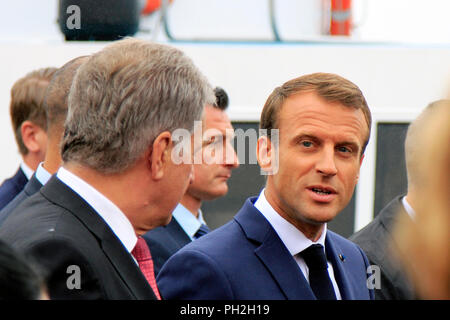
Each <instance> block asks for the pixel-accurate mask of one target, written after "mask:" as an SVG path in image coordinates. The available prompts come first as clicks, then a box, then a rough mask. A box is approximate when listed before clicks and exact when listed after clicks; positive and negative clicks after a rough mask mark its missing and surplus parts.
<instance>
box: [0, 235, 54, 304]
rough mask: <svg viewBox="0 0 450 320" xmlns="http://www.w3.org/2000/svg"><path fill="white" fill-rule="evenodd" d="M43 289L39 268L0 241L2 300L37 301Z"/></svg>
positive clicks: (0, 288)
mask: <svg viewBox="0 0 450 320" xmlns="http://www.w3.org/2000/svg"><path fill="white" fill-rule="evenodd" d="M43 288H45V285H44V280H43V277H42V276H41V274H40V271H39V270H38V269H37V267H36V266H34V265H32V264H31V263H29V261H28V260H27V259H26V258H25V257H24V256H22V255H21V254H20V253H19V252H18V251H16V250H15V249H14V248H13V247H11V246H10V245H9V244H7V243H5V242H3V241H1V240H0V300H36V299H39V298H40V296H41V292H42V290H43Z"/></svg>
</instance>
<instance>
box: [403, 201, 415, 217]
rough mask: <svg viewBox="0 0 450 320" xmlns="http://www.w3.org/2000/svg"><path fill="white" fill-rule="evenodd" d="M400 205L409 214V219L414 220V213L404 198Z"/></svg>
mask: <svg viewBox="0 0 450 320" xmlns="http://www.w3.org/2000/svg"><path fill="white" fill-rule="evenodd" d="M402 204H403V207H404V208H405V211H406V212H407V213H408V214H409V216H410V217H411V219H413V220H414V217H415V216H416V212H415V211H414V209H413V208H412V207H411V205H410V204H409V202H408V201H407V200H406V197H403V198H402Z"/></svg>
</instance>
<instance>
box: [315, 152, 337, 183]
mask: <svg viewBox="0 0 450 320" xmlns="http://www.w3.org/2000/svg"><path fill="white" fill-rule="evenodd" d="M316 170H317V172H319V173H320V174H323V175H325V176H334V175H336V173H337V168H336V162H335V154H334V148H331V147H325V148H324V149H323V150H322V152H321V153H320V155H319V159H318V161H317V163H316Z"/></svg>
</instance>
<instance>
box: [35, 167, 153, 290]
mask: <svg viewBox="0 0 450 320" xmlns="http://www.w3.org/2000/svg"><path fill="white" fill-rule="evenodd" d="M41 193H42V194H43V195H44V197H46V198H47V199H49V200H50V201H51V202H54V203H56V204H57V205H59V206H61V207H63V208H65V209H66V210H68V211H70V212H71V213H72V214H73V215H74V216H75V217H76V218H77V219H78V220H79V221H80V222H81V223H82V224H83V225H84V226H85V227H86V228H87V229H88V230H89V231H90V232H91V233H92V234H93V235H94V236H95V237H96V238H97V239H98V241H99V244H100V246H101V248H102V249H103V252H104V253H105V255H106V256H107V258H108V259H109V261H110V262H111V264H112V265H113V267H114V268H115V269H116V271H117V273H118V275H119V276H120V278H122V280H123V281H124V283H125V284H126V286H127V287H128V288H129V289H130V292H131V293H132V294H133V295H134V296H135V297H136V298H137V299H155V298H156V297H155V295H154V294H153V291H152V289H151V287H150V286H149V285H148V283H147V281H146V279H145V277H144V276H143V274H142V272H140V270H139V267H138V266H137V264H136V263H135V262H134V261H133V258H132V257H131V255H130V253H129V252H128V251H127V250H126V249H125V247H124V246H123V244H122V242H121V241H120V240H119V239H118V238H117V237H116V235H115V234H114V233H113V232H112V230H111V229H110V228H109V226H108V225H107V224H106V223H105V221H104V220H103V219H102V218H101V217H100V216H99V215H98V214H97V212H96V211H95V210H94V209H93V208H92V207H91V206H90V205H89V204H88V203H87V202H85V201H84V200H83V199H82V198H81V197H80V196H79V195H78V194H76V193H75V192H73V190H72V189H70V188H69V187H68V186H67V185H66V184H64V183H63V182H61V181H60V180H59V179H58V178H56V176H53V177H52V178H51V179H50V180H49V181H48V182H47V184H46V185H45V186H44V187H43V188H42V189H41Z"/></svg>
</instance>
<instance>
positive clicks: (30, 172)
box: [20, 161, 34, 180]
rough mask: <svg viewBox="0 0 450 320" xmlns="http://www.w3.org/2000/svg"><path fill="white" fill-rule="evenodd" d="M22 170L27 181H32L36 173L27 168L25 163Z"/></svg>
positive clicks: (21, 164)
mask: <svg viewBox="0 0 450 320" xmlns="http://www.w3.org/2000/svg"><path fill="white" fill-rule="evenodd" d="M20 169H22V172H23V174H24V175H25V177H27V180H30V178H31V176H32V175H33V173H34V171H33V170H32V169H31V168H30V167H29V166H27V165H26V164H25V162H23V161H22V162H21V163H20Z"/></svg>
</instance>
